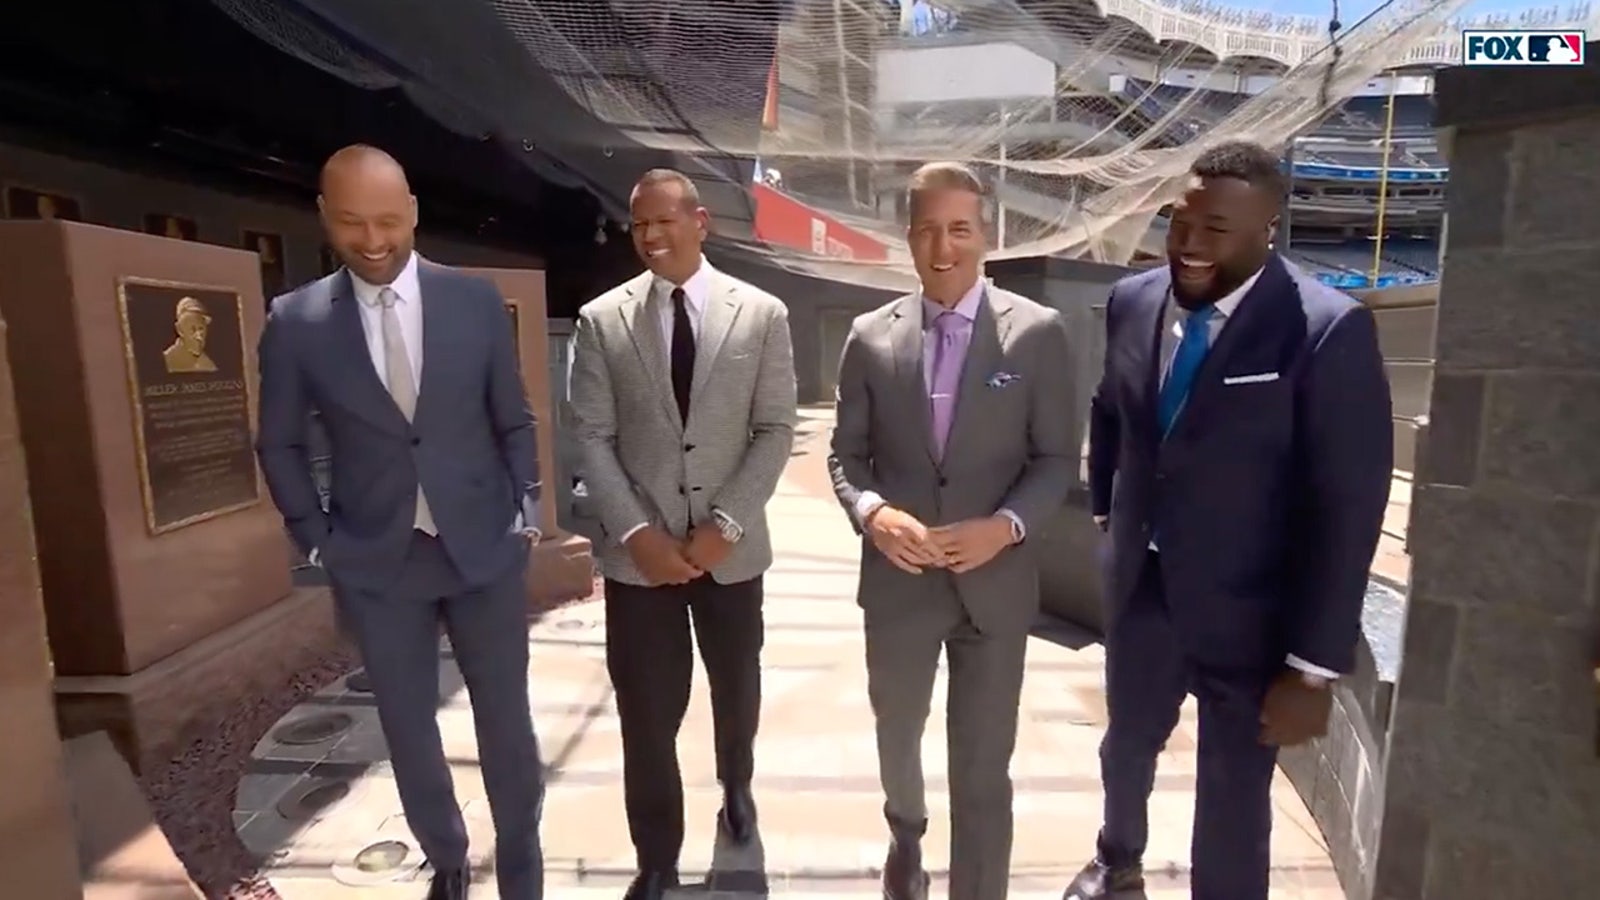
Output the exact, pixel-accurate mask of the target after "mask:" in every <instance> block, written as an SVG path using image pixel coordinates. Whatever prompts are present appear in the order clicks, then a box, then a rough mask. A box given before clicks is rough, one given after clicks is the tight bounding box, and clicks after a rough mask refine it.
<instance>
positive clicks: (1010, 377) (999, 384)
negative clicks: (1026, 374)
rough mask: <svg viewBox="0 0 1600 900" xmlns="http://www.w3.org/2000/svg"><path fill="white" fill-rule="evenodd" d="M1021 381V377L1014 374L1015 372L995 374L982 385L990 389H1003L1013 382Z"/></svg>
mask: <svg viewBox="0 0 1600 900" xmlns="http://www.w3.org/2000/svg"><path fill="white" fill-rule="evenodd" d="M1021 380H1022V376H1021V375H1018V374H1016V373H1015V372H996V373H994V374H993V375H990V376H989V380H988V381H986V382H984V383H985V384H987V385H989V387H992V388H1003V387H1005V386H1006V385H1008V384H1010V383H1011V382H1013V381H1021Z"/></svg>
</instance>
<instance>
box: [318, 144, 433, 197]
mask: <svg viewBox="0 0 1600 900" xmlns="http://www.w3.org/2000/svg"><path fill="white" fill-rule="evenodd" d="M348 178H394V179H398V180H399V182H400V184H402V185H404V186H405V190H406V193H408V194H409V193H411V186H410V184H409V183H408V182H407V181H406V170H405V167H404V166H402V165H400V161H399V160H397V159H395V158H394V157H393V156H390V155H389V154H388V153H387V152H386V151H384V150H380V149H378V148H377V147H374V146H372V145H371V144H351V145H350V146H348V147H342V148H340V149H339V150H338V151H336V152H335V153H334V154H333V155H332V156H330V157H328V161H327V162H325V163H323V164H322V175H321V177H320V178H319V179H318V180H317V189H318V190H319V191H322V192H323V193H327V191H328V184H329V182H330V181H334V182H338V181H340V180H343V179H348Z"/></svg>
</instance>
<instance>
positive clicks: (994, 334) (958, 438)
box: [944, 289, 1011, 459]
mask: <svg viewBox="0 0 1600 900" xmlns="http://www.w3.org/2000/svg"><path fill="white" fill-rule="evenodd" d="M1010 332H1011V301H1010V300H1009V299H1007V298H1006V297H1005V296H1004V295H1003V294H999V293H997V292H995V291H993V290H989V289H985V290H984V299H983V302H982V303H980V304H978V316H977V318H976V319H975V320H974V321H973V323H972V341H971V342H970V343H969V344H968V345H967V356H966V359H965V360H963V361H962V365H961V381H960V387H959V388H957V390H956V406H955V412H954V414H953V416H952V418H951V420H950V436H949V439H948V440H947V441H946V443H945V451H944V456H945V459H951V458H953V457H954V456H955V455H956V454H957V453H959V452H960V451H961V450H962V448H963V447H965V446H966V443H967V442H968V441H969V440H971V439H972V438H973V437H975V436H976V435H977V434H979V433H981V428H980V427H975V424H976V425H980V426H981V424H982V421H983V393H984V392H985V391H987V390H989V387H988V381H989V378H990V377H991V376H993V375H994V374H995V373H996V372H997V371H999V368H1000V364H1001V363H1002V362H1003V361H1004V360H1005V349H1004V348H1005V342H1006V339H1007V337H1009V335H1010ZM969 433H970V434H969Z"/></svg>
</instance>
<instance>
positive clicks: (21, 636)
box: [0, 319, 83, 900]
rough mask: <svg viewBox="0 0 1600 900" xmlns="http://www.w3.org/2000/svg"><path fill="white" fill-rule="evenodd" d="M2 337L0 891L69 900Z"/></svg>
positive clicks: (18, 446)
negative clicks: (3, 712) (0, 799)
mask: <svg viewBox="0 0 1600 900" xmlns="http://www.w3.org/2000/svg"><path fill="white" fill-rule="evenodd" d="M5 338H6V327H5V322H4V320H3V319H0V698H3V700H0V707H3V708H4V709H5V725H4V727H0V797H3V798H5V799H4V800H3V801H0V885H4V886H5V887H4V888H3V890H0V892H3V893H5V894H6V895H7V896H17V897H37V898H40V900H69V898H77V897H81V896H83V886H82V884H81V882H80V881H79V878H78V854H77V850H76V848H75V846H74V838H73V824H72V813H71V808H72V807H71V799H70V797H71V795H70V793H69V792H68V790H67V785H66V780H65V776H64V768H63V762H62V749H61V736H60V735H59V734H58V733H57V731H56V716H55V705H54V704H53V703H52V701H51V696H50V678H51V665H50V650H49V647H48V646H47V644H46V640H45V624H44V605H43V603H42V601H41V598H40V595H39V573H38V570H37V569H35V568H34V563H33V557H34V543H33V522H32V518H31V516H30V514H29V509H28V474H27V471H26V470H25V467H24V463H23V454H22V439H21V436H20V435H19V434H18V431H17V415H16V407H15V406H14V405H13V403H12V390H11V367H10V365H9V362H8V360H7V358H6V356H7V353H6V340H5Z"/></svg>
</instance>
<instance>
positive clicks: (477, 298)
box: [256, 259, 539, 591]
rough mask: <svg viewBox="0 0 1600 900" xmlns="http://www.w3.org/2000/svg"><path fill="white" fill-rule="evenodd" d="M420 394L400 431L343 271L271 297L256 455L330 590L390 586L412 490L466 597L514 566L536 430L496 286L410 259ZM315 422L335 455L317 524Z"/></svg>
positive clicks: (529, 502) (532, 495) (532, 493)
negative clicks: (421, 497) (418, 312)
mask: <svg viewBox="0 0 1600 900" xmlns="http://www.w3.org/2000/svg"><path fill="white" fill-rule="evenodd" d="M417 280H418V283H419V285H420V288H421V292H422V380H421V383H420V384H419V386H418V390H417V408H416V413H415V415H414V416H413V419H412V421H410V422H407V421H406V418H405V416H404V415H402V414H401V412H400V408H399V407H398V406H396V405H395V403H394V400H393V399H391V398H390V396H389V392H388V391H387V389H385V388H384V386H383V382H382V380H381V379H380V378H379V377H378V372H377V369H376V368H374V366H373V363H372V357H371V355H370V353H369V352H368V349H367V341H366V337H365V334H364V332H363V330H362V327H361V314H360V311H359V310H358V308H357V306H358V304H359V302H360V301H359V300H357V299H356V296H355V292H354V289H353V287H352V285H351V283H350V276H349V274H348V272H346V271H345V270H343V269H341V270H339V271H338V272H336V273H334V274H332V275H329V276H327V277H326V278H322V279H320V280H318V281H313V282H311V283H309V284H307V285H304V286H302V287H300V288H298V289H296V290H295V291H293V292H291V293H288V294H285V295H283V296H281V297H278V298H277V299H276V300H274V301H273V303H272V311H271V313H270V314H269V315H268V316H267V325H266V329H265V330H264V331H263V332H262V335H261V349H260V359H261V403H260V407H261V408H260V428H259V433H258V437H257V446H256V450H257V455H258V457H259V458H260V460H261V468H262V472H263V474H264V475H265V476H266V481H267V488H268V490H269V491H270V492H271V494H272V499H273V502H275V503H276V504H277V506H278V509H279V511H280V512H282V514H283V518H284V521H285V523H286V524H287V525H288V528H289V531H290V534H291V535H292V536H293V537H294V540H295V542H296V543H297V544H299V546H300V549H301V550H302V551H303V552H306V553H308V554H309V553H310V552H311V551H312V550H313V549H316V550H317V551H318V554H319V556H318V561H319V563H320V564H321V565H322V566H323V567H324V568H326V569H327V570H328V573H329V575H330V576H331V577H332V578H333V580H334V581H335V582H336V583H338V584H340V585H341V586H347V587H351V588H356V589H361V590H374V591H381V590H384V589H386V588H387V587H389V586H390V584H391V583H392V582H393V580H394V578H395V577H396V576H397V575H398V573H399V571H400V564H401V562H402V560H403V559H404V558H405V554H406V551H407V549H408V548H409V547H410V545H411V533H412V530H413V527H412V526H413V518H414V516H415V511H416V502H415V497H416V490H417V485H418V484H421V485H422V489H423V492H424V493H425V494H426V495H427V498H428V507H429V509H430V510H431V511H432V512H433V519H434V523H435V525H436V526H437V527H438V530H439V540H440V541H441V542H442V543H443V545H444V549H445V551H446V552H447V553H448V554H449V556H450V559H451V561H452V562H453V563H454V564H455V566H456V568H457V569H458V570H459V571H460V573H461V575H462V577H463V579H464V580H465V581H466V583H467V584H468V585H469V586H474V587H477V586H484V585H487V584H489V583H491V582H492V581H494V580H496V579H497V578H500V577H503V576H505V575H506V574H508V573H509V572H510V571H513V570H514V568H515V567H517V566H519V565H526V560H527V553H528V539H527V538H526V537H524V536H523V535H522V534H521V533H520V532H519V531H517V530H516V529H515V528H514V525H515V524H516V517H517V514H518V513H519V512H521V513H523V514H524V516H525V517H527V521H528V523H529V524H537V521H538V520H537V518H534V517H533V516H534V515H535V514H536V510H537V501H538V496H539V467H538V466H539V464H538V454H537V450H536V446H535V443H534V416H533V410H532V408H531V407H530V406H529V405H528V398H527V394H526V393H525V391H524V390H523V386H522V378H521V375H520V374H519V372H520V368H519V363H518V361H517V358H516V343H515V338H514V337H513V335H512V333H511V324H510V317H509V316H507V315H506V311H505V302H504V300H503V299H502V298H501V296H500V292H499V290H498V289H497V288H495V286H494V285H493V284H492V283H490V282H489V281H487V280H486V279H482V278H479V277H476V276H472V275H467V274H465V273H462V272H457V271H454V270H452V269H448V268H445V267H444V266H439V265H435V264H432V263H429V262H427V261H426V260H421V259H419V260H418V265H417ZM312 410H316V411H318V412H319V413H320V414H321V420H322V424H323V427H324V429H325V430H326V432H327V435H328V440H329V443H330V445H331V449H332V454H333V484H332V496H331V497H330V498H329V505H328V509H327V510H326V511H324V510H323V507H322V503H321V501H320V499H319V497H318V495H317V490H316V486H315V484H314V483H313V481H312V477H311V464H310V453H309V443H308V440H307V431H308V426H309V422H310V414H311V412H312Z"/></svg>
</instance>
